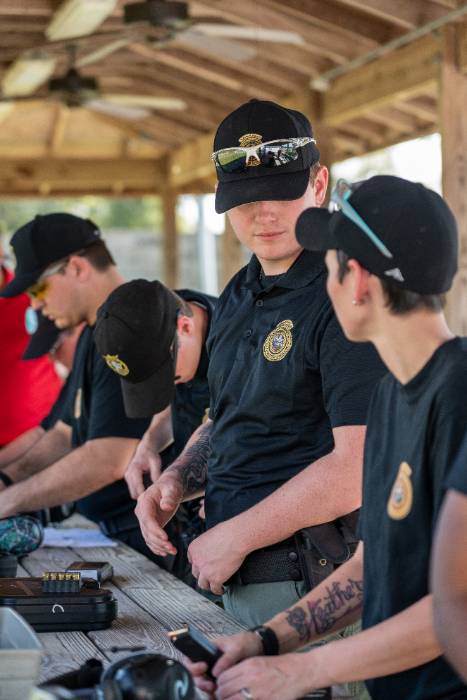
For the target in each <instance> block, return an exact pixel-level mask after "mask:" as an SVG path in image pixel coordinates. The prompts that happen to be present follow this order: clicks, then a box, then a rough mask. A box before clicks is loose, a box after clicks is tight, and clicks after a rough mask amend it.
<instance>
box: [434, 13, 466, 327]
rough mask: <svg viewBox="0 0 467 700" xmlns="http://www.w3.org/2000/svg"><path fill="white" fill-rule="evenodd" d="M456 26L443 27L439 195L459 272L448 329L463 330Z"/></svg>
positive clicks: (461, 103) (462, 103)
mask: <svg viewBox="0 0 467 700" xmlns="http://www.w3.org/2000/svg"><path fill="white" fill-rule="evenodd" d="M458 59H459V37H458V30H457V28H456V27H453V26H451V27H446V28H445V29H444V60H443V63H442V66H441V83H440V118H441V135H442V161H443V194H444V196H445V197H446V200H447V201H448V203H449V205H450V207H451V208H452V210H453V212H454V214H455V216H456V219H457V225H458V230H459V272H458V273H457V276H456V279H455V281H454V285H453V287H452V289H451V291H450V292H449V294H448V304H447V308H446V316H447V319H448V323H449V325H450V327H451V329H452V330H453V331H454V332H455V333H457V334H459V335H466V333H467V308H466V303H465V300H466V298H467V205H466V198H465V183H466V182H467V157H466V152H467V124H466V121H465V114H466V112H467V77H466V76H465V75H463V74H462V71H461V66H460V65H459V62H458Z"/></svg>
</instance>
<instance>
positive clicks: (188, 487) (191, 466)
mask: <svg viewBox="0 0 467 700" xmlns="http://www.w3.org/2000/svg"><path fill="white" fill-rule="evenodd" d="M210 435H211V423H206V424H205V425H203V426H201V428H200V429H199V431H198V435H197V438H196V442H193V443H191V445H188V446H187V447H186V448H185V449H184V451H183V452H182V454H181V455H180V456H179V458H178V459H177V460H176V466H177V470H178V472H179V474H180V478H181V480H182V484H183V495H184V497H185V498H186V497H188V496H195V495H197V494H198V493H199V492H202V491H203V490H204V488H205V486H206V477H207V471H208V470H207V464H208V457H209V454H210V452H211V444H210Z"/></svg>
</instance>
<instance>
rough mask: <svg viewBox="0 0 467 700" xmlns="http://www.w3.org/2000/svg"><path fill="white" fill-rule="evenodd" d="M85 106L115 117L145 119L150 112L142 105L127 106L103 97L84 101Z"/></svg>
mask: <svg viewBox="0 0 467 700" xmlns="http://www.w3.org/2000/svg"><path fill="white" fill-rule="evenodd" d="M85 106H86V107H87V109H92V110H93V111H95V112H102V114H108V115H110V116H111V117H116V118H117V119H130V120H137V119H145V118H146V117H149V116H150V114H151V112H150V111H149V110H148V109H144V108H142V107H127V106H126V105H120V104H114V103H112V102H107V101H106V100H104V99H99V100H89V102H86V105H85Z"/></svg>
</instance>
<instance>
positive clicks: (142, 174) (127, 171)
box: [0, 158, 165, 197]
mask: <svg viewBox="0 0 467 700" xmlns="http://www.w3.org/2000/svg"><path fill="white" fill-rule="evenodd" d="M115 183H117V184H115ZM115 186H117V187H118V189H119V191H120V192H121V193H125V194H134V193H140V194H141V193H146V194H149V193H153V194H154V193H157V192H158V191H161V190H162V188H163V187H164V186H165V177H164V175H163V173H161V168H160V164H159V163H158V162H154V161H149V160H136V159H133V160H130V159H112V160H108V161H99V160H80V161H79V162H78V163H77V162H70V161H69V160H57V159H53V158H47V159H44V160H39V161H34V160H22V161H20V162H18V161H11V160H5V159H2V161H1V168H0V195H1V196H2V197H8V196H12V195H33V194H36V195H37V194H44V193H45V192H47V194H58V193H60V194H69V195H73V194H92V193H94V192H96V193H104V192H105V193H109V194H112V193H115Z"/></svg>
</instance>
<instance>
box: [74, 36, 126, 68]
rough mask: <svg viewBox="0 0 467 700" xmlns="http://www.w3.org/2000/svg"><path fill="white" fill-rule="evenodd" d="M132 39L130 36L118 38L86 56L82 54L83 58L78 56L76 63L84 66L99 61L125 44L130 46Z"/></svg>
mask: <svg viewBox="0 0 467 700" xmlns="http://www.w3.org/2000/svg"><path fill="white" fill-rule="evenodd" d="M131 41H132V39H131V38H130V37H127V38H126V39H116V40H115V41H112V42H110V44H105V45H104V46H101V48H100V49H96V50H95V51H92V52H91V53H88V54H87V55H86V56H81V58H78V60H77V61H76V63H75V65H76V66H77V67H78V68H83V66H88V65H90V64H91V63H97V61H101V60H102V59H103V58H107V56H110V55H111V54H113V53H115V52H116V51H119V50H120V49H122V48H123V47H124V46H128V44H129V43H130V42H131Z"/></svg>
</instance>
